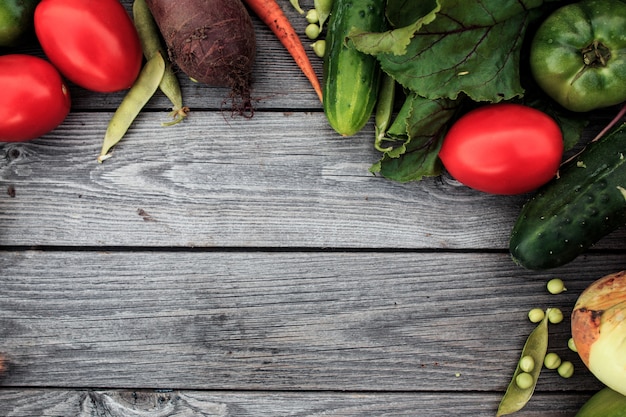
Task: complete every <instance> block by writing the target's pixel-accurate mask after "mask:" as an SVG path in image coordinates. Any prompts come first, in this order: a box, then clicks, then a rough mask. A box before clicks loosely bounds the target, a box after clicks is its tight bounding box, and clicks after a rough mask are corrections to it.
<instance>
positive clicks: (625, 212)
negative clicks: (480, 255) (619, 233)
mask: <svg viewBox="0 0 626 417" xmlns="http://www.w3.org/2000/svg"><path fill="white" fill-rule="evenodd" d="M624 224H626V123H623V124H621V125H619V126H617V127H614V128H613V129H612V130H611V131H610V132H609V133H608V134H607V135H605V136H604V137H602V138H601V139H600V140H598V141H595V142H593V143H590V144H589V145H588V146H587V147H586V148H585V149H584V150H583V151H582V152H581V153H580V154H579V155H578V156H577V157H576V158H574V159H572V160H571V161H569V162H568V163H566V164H564V166H563V167H562V168H561V169H560V171H559V176H558V178H555V179H553V180H552V181H550V182H549V183H548V184H546V185H545V186H543V187H542V188H541V189H539V190H538V192H537V194H536V195H535V196H534V197H532V198H531V199H530V200H529V201H528V202H527V203H526V204H525V205H524V207H523V208H522V210H521V213H520V215H519V217H518V219H517V221H516V223H515V224H514V226H513V230H512V232H511V236H510V241H509V250H510V252H511V256H512V258H513V260H514V261H515V262H516V263H517V264H519V265H521V266H523V267H525V268H527V269H533V270H543V269H549V268H556V267H558V266H562V265H565V264H566V263H568V262H570V261H572V260H574V259H575V258H576V257H577V256H578V255H580V254H581V253H583V252H585V251H586V250H587V249H588V248H589V247H591V246H592V245H593V244H595V243H596V242H597V241H599V240H600V239H601V238H603V237H604V236H606V235H608V234H609V233H611V232H612V231H614V230H615V229H617V228H619V227H621V226H623V225H624Z"/></svg>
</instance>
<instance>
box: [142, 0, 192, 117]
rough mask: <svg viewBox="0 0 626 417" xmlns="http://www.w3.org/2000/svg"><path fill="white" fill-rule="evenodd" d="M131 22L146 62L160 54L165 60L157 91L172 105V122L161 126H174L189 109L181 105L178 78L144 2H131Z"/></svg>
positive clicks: (181, 97)
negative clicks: (132, 21)
mask: <svg viewBox="0 0 626 417" xmlns="http://www.w3.org/2000/svg"><path fill="white" fill-rule="evenodd" d="M133 20H134V22H135V27H136V28H137V33H138V34H139V40H140V41H141V47H142V49H143V54H144V56H145V57H146V60H150V59H151V58H152V57H153V56H154V55H155V54H156V53H160V54H161V55H162V56H163V58H164V59H165V72H164V73H163V79H162V80H161V83H160V84H159V89H160V90H161V91H162V92H163V94H165V96H166V97H167V98H168V99H169V100H170V101H171V103H172V112H171V113H170V114H171V116H172V117H174V120H173V121H171V122H167V123H163V125H165V126H169V125H173V124H176V123H178V122H180V121H181V120H183V118H185V117H186V116H187V113H188V112H189V108H188V107H185V106H184V105H183V95H182V91H181V88H180V83H179V82H178V77H176V73H175V72H174V69H173V68H172V64H171V62H170V61H169V59H167V58H166V57H167V55H166V48H165V47H164V45H163V42H162V41H161V35H160V32H159V28H158V27H157V25H156V22H155V21H154V18H153V17H152V12H150V9H149V8H148V5H147V4H146V1H145V0H135V1H134V2H133Z"/></svg>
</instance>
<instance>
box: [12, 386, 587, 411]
mask: <svg viewBox="0 0 626 417" xmlns="http://www.w3.org/2000/svg"><path fill="white" fill-rule="evenodd" d="M589 396H590V394H565V393H558V394H544V393H536V394H535V395H534V397H533V398H532V399H531V401H530V403H529V404H528V405H527V406H526V407H525V408H524V409H523V410H522V411H520V412H519V413H516V414H515V415H516V416H519V417H571V416H573V415H574V414H575V413H576V411H577V410H578V409H579V408H580V407H581V406H582V404H583V403H584V402H585V400H586V399H587V398H589ZM499 400H500V398H499V394H498V393H465V394H456V393H455V394H454V395H451V394H449V393H385V394H379V393H332V392H331V393H329V392H304V393H298V392H267V391H265V392H263V391H261V392H224V391H217V392H210V391H208V392H207V391H171V392H155V391H148V390H125V391H113V390H76V391H68V390H40V389H26V390H12V389H0V413H1V414H2V415H3V416H5V417H58V416H76V417H86V416H93V415H98V416H101V415H105V416H115V417H166V416H167V417H171V416H177V417H218V416H219V417H260V416H272V417H295V416H298V417H317V416H344V417H362V416H368V417H378V416H380V417H382V416H395V417H403V416H405V417H415V416H420V417H439V416H442V415H446V416H459V417H467V416H472V417H491V416H493V415H494V414H495V410H496V407H497V404H498V402H499Z"/></svg>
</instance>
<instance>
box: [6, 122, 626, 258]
mask: <svg viewBox="0 0 626 417" xmlns="http://www.w3.org/2000/svg"><path fill="white" fill-rule="evenodd" d="M107 116H110V114H106V113H105V114H98V113H73V114H71V115H70V116H69V118H68V120H67V121H66V123H65V124H64V125H62V126H61V127H59V128H58V129H57V130H55V131H54V132H52V133H51V134H49V135H47V136H45V137H43V138H40V139H36V140H34V141H31V142H25V143H8V144H0V155H3V158H0V190H3V192H1V193H0V230H1V232H0V245H25V246H33V245H63V246H97V245H105V246H163V245H164V246H180V247H224V246H227V247H228V246H230V247H335V248H443V249H461V248H490V249H506V247H507V243H508V238H509V231H510V228H511V226H512V224H513V222H514V220H515V218H516V216H517V215H518V213H519V210H520V207H521V205H522V204H523V202H524V201H525V199H526V196H493V195H488V194H485V193H480V192H476V191H473V190H470V189H468V188H466V187H464V186H461V185H460V184H458V183H457V182H455V181H452V180H451V179H450V178H449V177H447V176H443V177H440V178H434V179H427V180H425V181H422V182H419V183H407V184H400V183H397V182H392V181H389V180H387V179H384V178H382V177H378V176H374V175H372V174H371V173H370V172H369V171H368V168H369V167H370V165H371V164H372V163H373V162H374V161H376V159H377V158H378V155H377V153H376V151H375V150H374V149H373V147H372V140H371V137H370V133H371V132H370V128H371V126H369V127H368V129H367V130H365V131H363V132H361V133H359V134H358V135H356V136H355V137H353V138H339V137H338V136H337V135H336V134H335V133H334V132H332V131H331V129H330V128H329V127H328V126H327V123H326V120H325V117H324V115H323V114H321V113H303V112H298V113H274V112H262V113H258V114H257V115H256V116H255V117H254V118H253V119H251V120H248V119H242V118H230V117H229V116H227V115H224V114H221V113H219V112H201V113H198V114H195V115H193V116H192V117H190V120H188V121H186V122H184V123H183V124H181V125H177V126H174V127H167V128H164V127H161V126H160V122H161V121H162V117H163V114H161V113H158V114H153V113H148V114H142V115H141V116H140V118H139V119H138V120H137V121H136V123H135V125H134V126H133V127H132V128H131V130H130V131H129V132H128V134H127V136H126V137H125V138H124V139H123V141H122V142H121V143H120V144H118V146H117V147H116V148H114V150H113V157H112V158H110V159H109V160H107V161H105V162H104V163H103V164H98V163H96V156H97V155H98V153H99V151H100V147H101V143H102V137H103V132H104V131H105V130H106V124H107ZM623 237H624V235H623V232H620V234H617V235H616V236H615V237H611V239H609V240H606V241H603V245H604V246H605V247H614V248H624V242H625V241H626V240H625V239H623ZM605 243H606V244H605Z"/></svg>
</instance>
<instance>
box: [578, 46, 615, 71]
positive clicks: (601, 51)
mask: <svg viewBox="0 0 626 417" xmlns="http://www.w3.org/2000/svg"><path fill="white" fill-rule="evenodd" d="M580 52H581V53H582V55H583V62H584V63H585V65H586V66H589V67H594V68H597V67H606V63H607V61H608V60H609V59H611V50H610V49H609V48H607V47H606V46H604V44H603V43H602V42H600V41H597V40H594V41H593V42H592V43H591V44H590V45H589V46H587V47H585V48H583V49H582V50H581V51H580Z"/></svg>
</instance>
